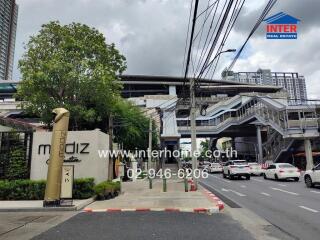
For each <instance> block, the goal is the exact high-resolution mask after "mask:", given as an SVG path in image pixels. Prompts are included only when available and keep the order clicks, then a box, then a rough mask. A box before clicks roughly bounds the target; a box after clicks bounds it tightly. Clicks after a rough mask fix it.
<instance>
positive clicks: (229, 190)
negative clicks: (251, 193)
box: [221, 188, 246, 197]
mask: <svg viewBox="0 0 320 240" xmlns="http://www.w3.org/2000/svg"><path fill="white" fill-rule="evenodd" d="M221 191H223V192H232V193H234V194H236V195H238V196H240V197H245V196H246V195H245V194H243V193H239V192H237V191H234V190H231V189H225V188H221Z"/></svg>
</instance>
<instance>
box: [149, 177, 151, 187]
mask: <svg viewBox="0 0 320 240" xmlns="http://www.w3.org/2000/svg"><path fill="white" fill-rule="evenodd" d="M149 189H152V178H151V177H149Z"/></svg>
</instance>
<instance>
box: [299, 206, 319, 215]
mask: <svg viewBox="0 0 320 240" xmlns="http://www.w3.org/2000/svg"><path fill="white" fill-rule="evenodd" d="M299 207H300V208H303V209H305V210H308V211H310V212H313V213H317V212H319V211H317V210H314V209H312V208H308V207H305V206H299Z"/></svg>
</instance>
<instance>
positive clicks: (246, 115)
mask: <svg viewBox="0 0 320 240" xmlns="http://www.w3.org/2000/svg"><path fill="white" fill-rule="evenodd" d="M240 99H241V98H240V97H239V96H237V97H233V98H231V99H229V101H226V102H224V103H218V104H216V105H213V106H211V107H210V108H208V109H207V116H206V117H205V118H203V117H200V118H197V133H210V134H217V135H218V134H220V133H222V132H223V131H225V130H227V129H228V128H230V127H231V126H239V125H245V124H249V123H257V122H258V124H259V125H263V126H270V127H271V128H272V129H273V133H272V135H270V136H269V138H268V141H267V142H265V143H264V145H263V149H264V151H265V154H264V155H265V158H264V160H265V161H266V160H271V161H273V162H277V161H278V160H279V159H280V156H281V155H282V154H284V153H287V152H288V151H289V149H290V147H292V146H293V144H294V142H295V140H298V139H300V140H301V139H310V138H316V137H319V116H318V114H317V108H316V106H314V105H296V106H288V105H285V104H284V103H282V102H280V101H276V100H274V99H272V98H271V97H268V96H252V97H246V98H245V99H242V101H240V103H239V100H240ZM177 121H178V122H179V119H177ZM178 131H179V132H180V133H185V132H186V131H190V127H189V126H183V125H181V124H178Z"/></svg>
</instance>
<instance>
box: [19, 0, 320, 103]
mask: <svg viewBox="0 0 320 240" xmlns="http://www.w3.org/2000/svg"><path fill="white" fill-rule="evenodd" d="M16 1H17V4H18V5H19V17H18V28H17V39H16V49H15V66H14V79H15V80H19V79H20V73H19V69H18V68H17V65H18V64H17V63H18V60H19V59H20V58H21V56H22V54H23V53H24V51H25V50H24V44H25V43H27V42H28V40H29V38H30V36H32V35H35V34H37V32H38V31H39V30H40V28H41V25H42V24H45V23H48V22H49V21H53V20H58V21H60V23H61V24H69V23H71V22H80V23H84V24H87V25H89V26H91V27H94V28H96V29H98V30H99V31H101V32H102V33H103V34H104V35H105V37H106V41H107V43H115V45H116V47H117V48H118V49H119V50H120V52H121V53H122V54H123V55H124V56H125V57H126V59H127V65H128V68H127V71H126V72H125V73H126V74H140V75H143V74H147V75H167V76H182V72H183V59H184V52H185V41H186V34H187V27H188V16H189V11H190V3H191V0H16ZM214 1H215V0H211V1H210V2H211V3H213V2H214ZM220 1H221V2H224V1H226V0H220ZM266 2H267V1H266V0H247V1H246V2H245V4H244V7H243V9H242V11H241V13H240V15H239V18H238V20H237V22H236V24H235V26H234V28H233V30H232V32H231V34H230V36H229V38H228V40H227V42H226V45H225V49H228V48H235V49H238V48H239V47H240V46H241V45H242V43H243V42H244V40H245V38H246V37H247V36H248V34H249V32H250V30H251V28H252V27H253V25H254V24H255V22H256V20H257V18H258V17H259V15H260V14H261V12H262V10H263V7H264V6H265V5H266ZM207 3H208V0H200V6H199V7H200V9H199V12H200V10H201V9H204V8H205V7H206V4H207ZM319 10H320V1H318V0H303V1H301V0H278V2H277V3H276V5H275V6H274V7H273V9H272V10H271V12H270V13H269V14H268V16H272V15H273V14H276V13H278V12H285V13H287V14H289V15H291V16H293V17H296V18H298V19H300V20H301V22H300V23H299V25H298V39H297V40H267V39H266V37H265V23H262V24H261V26H260V27H259V29H258V30H257V32H256V33H255V35H254V36H253V37H252V38H251V39H250V41H249V43H248V45H247V47H246V48H245V50H244V52H243V55H242V56H241V58H240V59H239V60H238V61H237V63H236V65H235V66H234V68H233V70H234V71H256V70H257V69H259V68H263V69H271V70H272V71H281V72H285V71H293V72H298V73H299V74H301V75H303V76H305V78H306V84H307V92H308V98H310V99H320V84H319V83H318V78H319V77H320V67H319V66H320V48H319V47H318V37H319V36H320V25H319V24H318V23H319V22H320V21H319V20H320V15H319ZM218 11H219V10H218ZM198 22H199V24H198V25H197V27H199V26H200V25H201V24H200V23H201V19H200V18H199V21H198ZM197 30H199V29H198V28H196V32H197ZM195 46H197V45H195ZM199 49H200V50H201V45H200V48H199ZM193 56H194V59H195V60H194V61H195V62H196V60H197V58H196V56H197V55H196V51H195V52H194V55H193ZM233 57H234V53H227V54H224V55H222V56H221V58H220V61H219V65H218V67H217V71H216V74H215V75H214V78H216V79H219V78H220V74H221V71H222V70H223V69H224V68H225V67H227V66H228V65H229V64H230V62H231V60H232V59H233Z"/></svg>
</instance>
